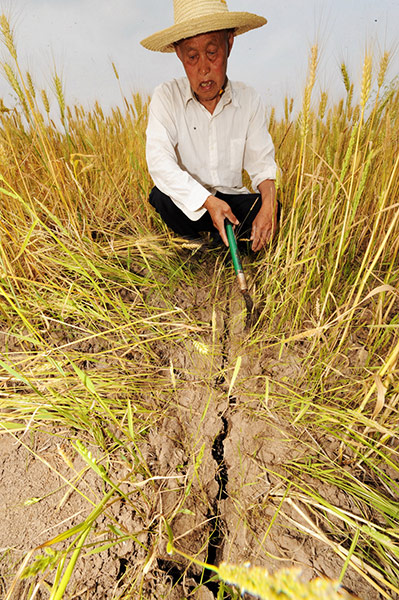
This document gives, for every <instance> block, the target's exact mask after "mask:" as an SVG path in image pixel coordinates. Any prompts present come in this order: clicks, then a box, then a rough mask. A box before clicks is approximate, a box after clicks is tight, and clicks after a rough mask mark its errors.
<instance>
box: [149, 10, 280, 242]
mask: <svg viewBox="0 0 399 600" xmlns="http://www.w3.org/2000/svg"><path fill="white" fill-rule="evenodd" d="M174 17H175V24H174V25H173V26H172V27H169V28H167V29H164V30H162V31H159V32H157V33H155V34H154V35H151V36H150V37H147V38H146V39H144V40H142V42H141V44H142V45H143V46H144V47H145V48H147V49H149V50H154V51H160V52H173V51H175V52H176V54H177V56H178V58H179V59H180V61H181V62H182V64H183V67H184V70H185V72H186V75H187V78H185V77H183V78H181V79H174V80H173V81H170V82H168V83H163V84H162V85H160V86H158V87H157V88H156V89H155V91H154V93H153V96H152V100H151V103H150V111H149V122H148V128H147V149H146V153H147V163H148V168H149V171H150V174H151V176H152V178H153V181H154V183H155V187H154V188H153V190H152V191H151V194H150V198H149V200H150V203H151V204H152V206H153V207H154V208H155V209H156V211H157V212H158V213H159V214H160V216H161V217H162V219H163V220H164V222H165V223H166V224H167V225H168V227H170V228H171V229H172V230H173V231H174V232H175V233H177V234H178V235H179V236H182V237H184V238H187V239H196V238H198V237H199V235H200V233H201V232H206V231H210V232H211V233H212V234H214V235H215V234H216V237H218V236H217V232H219V234H220V236H221V238H222V240H223V242H224V243H225V244H226V246H227V245H228V241H227V236H226V231H225V227H224V220H225V218H227V219H229V220H230V222H231V223H233V225H236V226H239V227H238V229H237V234H238V238H239V239H240V238H245V237H246V238H247V239H248V237H250V240H251V242H252V244H251V248H252V250H254V251H258V250H260V249H261V248H263V247H264V246H265V245H266V244H267V243H268V242H269V241H270V240H271V239H272V238H273V236H274V234H275V231H276V228H277V221H278V214H277V213H278V206H277V201H276V191H275V185H274V180H275V177H276V163H275V161H274V146H273V143H272V140H271V137H270V135H269V133H268V131H267V125H266V116H265V109H264V106H263V103H262V102H261V99H260V97H259V95H258V94H257V92H255V90H254V89H253V88H251V87H248V86H246V85H245V84H244V83H240V82H233V81H230V80H229V79H228V78H227V75H226V71H227V61H228V57H229V55H230V52H231V48H232V46H233V41H234V36H236V35H239V34H241V33H245V32H246V31H249V30H250V29H254V28H256V27H260V26H262V25H264V24H265V23H266V19H264V18H263V17H260V16H257V15H255V14H252V13H247V12H230V11H229V10H228V8H227V4H226V0H174ZM242 169H245V170H246V171H247V173H248V174H249V176H250V178H251V182H252V185H253V188H254V189H257V190H258V191H259V193H257V194H250V193H249V191H248V190H247V189H246V188H245V187H243V182H242ZM216 230H217V231H216ZM219 239H220V238H219Z"/></svg>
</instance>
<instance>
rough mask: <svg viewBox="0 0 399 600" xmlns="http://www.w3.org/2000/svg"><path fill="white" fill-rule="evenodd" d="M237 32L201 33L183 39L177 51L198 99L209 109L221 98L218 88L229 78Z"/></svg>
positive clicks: (213, 107) (211, 109) (211, 110)
mask: <svg viewBox="0 0 399 600" xmlns="http://www.w3.org/2000/svg"><path fill="white" fill-rule="evenodd" d="M233 39H234V35H233V33H232V32H227V31H213V32H211V33H202V34H200V35H196V36H195V37H192V38H188V39H187V40H182V41H181V42H179V44H178V45H177V46H176V54H177V56H178V57H179V58H180V60H181V61H182V63H183V67H184V70H185V71H186V75H187V77H188V80H189V82H190V85H191V89H192V90H193V92H194V93H195V94H196V96H197V98H198V100H199V101H200V102H201V104H203V105H204V106H205V108H207V109H208V110H209V111H210V112H213V110H214V109H215V106H216V104H217V103H218V101H219V98H220V95H219V92H220V90H221V89H222V87H223V86H224V84H225V82H226V70H227V59H228V57H229V55H230V51H231V47H232V45H233Z"/></svg>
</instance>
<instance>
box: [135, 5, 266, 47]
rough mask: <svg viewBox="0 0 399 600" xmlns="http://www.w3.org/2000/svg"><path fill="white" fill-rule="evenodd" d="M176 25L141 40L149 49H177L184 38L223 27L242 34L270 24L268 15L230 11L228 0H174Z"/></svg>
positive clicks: (235, 33) (236, 33)
mask: <svg viewBox="0 0 399 600" xmlns="http://www.w3.org/2000/svg"><path fill="white" fill-rule="evenodd" d="M173 6H174V17H175V24H174V25H172V27H168V28H167V29H162V31H158V32H157V33H154V34H153V35H150V36H149V37H147V38H145V39H144V40H142V41H141V42H140V43H141V44H142V45H143V46H144V48H147V49H148V50H154V51H156V52H173V51H174V49H175V48H174V44H175V43H176V42H179V41H180V40H184V39H186V38H190V37H193V36H195V35H199V34H200V33H208V32H210V31H219V30H221V29H233V30H234V35H240V34H241V33H245V32H246V31H250V29H256V27H261V26H262V25H264V24H265V23H267V21H266V19H265V18H264V17H259V16H258V15H255V14H253V13H248V12H230V11H229V9H228V8H227V3H226V0H173Z"/></svg>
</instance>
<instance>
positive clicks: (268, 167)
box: [244, 92, 277, 189]
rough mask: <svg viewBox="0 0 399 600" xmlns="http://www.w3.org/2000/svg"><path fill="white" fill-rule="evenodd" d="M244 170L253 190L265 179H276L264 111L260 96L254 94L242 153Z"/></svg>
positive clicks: (271, 145) (271, 143)
mask: <svg viewBox="0 0 399 600" xmlns="http://www.w3.org/2000/svg"><path fill="white" fill-rule="evenodd" d="M244 169H245V170H246V171H247V173H248V175H249V177H250V179H251V182H252V185H253V188H254V189H257V188H258V185H259V184H260V183H262V181H264V180H265V179H276V173H277V165H276V162H275V160H274V145H273V142H272V138H271V136H270V133H269V132H268V130H267V123H266V111H265V107H264V105H263V102H262V100H261V98H260V96H259V95H258V94H257V93H256V92H254V96H253V98H252V102H251V115H250V118H249V124H248V133H247V139H246V144H245V151H244Z"/></svg>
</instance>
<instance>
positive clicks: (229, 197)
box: [149, 187, 262, 238]
mask: <svg viewBox="0 0 399 600" xmlns="http://www.w3.org/2000/svg"><path fill="white" fill-rule="evenodd" d="M215 196H216V197H217V198H220V199H221V200H224V201H225V202H227V204H229V206H230V208H231V210H232V212H233V214H234V215H235V216H236V217H237V219H238V220H239V222H240V225H239V226H238V227H237V229H236V235H237V236H240V237H249V236H250V233H251V228H252V222H253V220H254V218H255V217H256V215H257V214H258V212H259V209H260V207H261V205H262V201H261V199H260V194H222V193H221V192H216V194H215ZM149 201H150V204H151V205H152V206H153V207H154V208H155V210H156V211H157V213H159V215H160V216H161V217H162V220H163V221H164V222H165V223H166V225H167V226H168V227H169V228H170V229H172V230H173V231H174V232H175V233H177V234H178V235H180V236H182V237H188V238H196V237H198V236H199V234H200V233H201V232H204V231H210V232H211V233H213V234H216V233H217V230H216V228H215V226H214V225H213V223H212V219H211V217H210V215H209V213H208V211H207V212H206V213H205V214H204V215H203V216H202V217H201V218H200V219H198V221H192V220H191V219H189V218H188V217H187V216H186V215H185V214H184V213H183V211H181V210H180V208H178V207H177V206H176V204H175V203H174V202H173V201H172V200H171V199H170V198H169V196H167V195H166V194H164V193H163V192H161V191H160V190H159V189H158V188H157V187H154V188H153V189H152V191H151V193H150V197H149Z"/></svg>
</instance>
